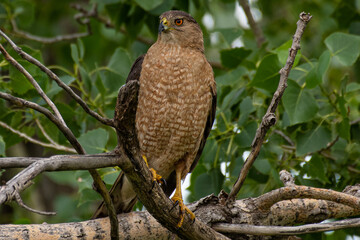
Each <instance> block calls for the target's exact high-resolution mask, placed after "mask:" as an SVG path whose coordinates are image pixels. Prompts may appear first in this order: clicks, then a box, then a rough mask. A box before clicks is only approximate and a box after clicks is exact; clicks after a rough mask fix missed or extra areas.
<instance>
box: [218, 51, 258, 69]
mask: <svg viewBox="0 0 360 240" xmlns="http://www.w3.org/2000/svg"><path fill="white" fill-rule="evenodd" d="M251 52H252V51H251V50H249V49H245V48H243V47H242V48H231V49H224V50H221V51H220V58H221V64H222V65H223V66H224V67H228V68H236V67H237V66H238V65H239V64H240V63H241V62H242V61H243V60H244V59H245V58H246V57H247V56H249V55H250V53H251Z"/></svg>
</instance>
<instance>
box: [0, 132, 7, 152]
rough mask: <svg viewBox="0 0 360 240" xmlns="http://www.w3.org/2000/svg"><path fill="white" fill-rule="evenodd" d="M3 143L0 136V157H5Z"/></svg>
mask: <svg viewBox="0 0 360 240" xmlns="http://www.w3.org/2000/svg"><path fill="white" fill-rule="evenodd" d="M5 146H6V145H5V142H4V139H3V137H2V136H0V155H2V156H5Z"/></svg>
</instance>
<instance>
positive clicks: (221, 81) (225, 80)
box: [216, 66, 248, 86]
mask: <svg viewBox="0 0 360 240" xmlns="http://www.w3.org/2000/svg"><path fill="white" fill-rule="evenodd" d="M247 72H248V71H247V69H246V68H244V67H243V66H239V67H238V68H236V69H234V70H231V71H229V72H226V73H225V74H224V75H221V76H218V77H216V84H217V85H218V86H228V85H234V84H237V83H239V82H240V80H241V77H242V76H243V75H245V74H246V73H247Z"/></svg>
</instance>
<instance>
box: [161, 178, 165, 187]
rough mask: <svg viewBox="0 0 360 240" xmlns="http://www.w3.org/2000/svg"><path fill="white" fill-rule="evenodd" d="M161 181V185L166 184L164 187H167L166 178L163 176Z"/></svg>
mask: <svg viewBox="0 0 360 240" xmlns="http://www.w3.org/2000/svg"><path fill="white" fill-rule="evenodd" d="M160 181H161V185H164V188H167V182H166V180H165V179H164V178H161V179H160Z"/></svg>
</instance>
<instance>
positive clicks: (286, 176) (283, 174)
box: [280, 170, 295, 187]
mask: <svg viewBox="0 0 360 240" xmlns="http://www.w3.org/2000/svg"><path fill="white" fill-rule="evenodd" d="M280 180H281V181H282V182H283V183H284V186H285V187H291V186H294V185H295V179H294V178H293V176H292V175H291V174H290V173H289V172H288V171H286V170H281V171H280Z"/></svg>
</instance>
